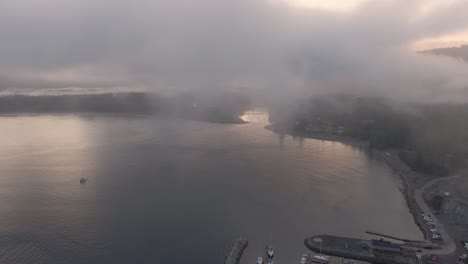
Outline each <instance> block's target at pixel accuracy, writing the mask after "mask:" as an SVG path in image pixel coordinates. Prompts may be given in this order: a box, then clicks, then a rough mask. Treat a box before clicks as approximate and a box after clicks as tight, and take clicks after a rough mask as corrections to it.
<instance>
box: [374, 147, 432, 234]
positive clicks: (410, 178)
mask: <svg viewBox="0 0 468 264" xmlns="http://www.w3.org/2000/svg"><path fill="white" fill-rule="evenodd" d="M373 152H374V153H376V154H378V155H379V156H380V157H381V158H382V159H383V160H384V161H385V163H386V164H387V165H388V166H389V167H390V168H391V169H392V170H393V172H394V173H395V174H397V175H398V176H399V177H400V179H401V180H402V183H403V188H402V193H403V195H404V197H405V200H406V204H407V206H408V210H409V211H410V213H411V214H412V215H413V218H414V222H415V223H416V225H417V226H418V227H419V229H420V230H421V232H422V233H423V235H424V239H428V238H430V237H431V234H432V233H431V231H430V230H429V227H428V226H427V224H426V222H425V221H424V218H423V215H422V213H423V211H422V210H421V208H420V207H419V205H418V203H417V202H416V198H415V195H416V194H415V190H416V184H415V177H416V176H415V175H414V172H413V171H412V170H411V169H410V168H408V166H406V165H405V164H404V163H403V162H402V161H401V160H400V158H399V157H398V153H397V151H392V152H385V153H384V152H383V151H379V150H374V151H373Z"/></svg>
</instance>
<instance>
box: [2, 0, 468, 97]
mask: <svg viewBox="0 0 468 264" xmlns="http://www.w3.org/2000/svg"><path fill="white" fill-rule="evenodd" d="M285 2H286V1H283V3H281V2H280V1H275V2H274V3H273V2H272V1H266V0H265V1H261V0H238V1H232V0H181V1H172V0H159V1H157V0H155V1H150V0H135V1H123V0H122V1H119V0H102V1H94V0H82V1H72V0H41V1H33V0H17V1H1V2H0V36H1V39H2V44H1V45H0V89H11V88H16V89H23V88H24V89H50V88H66V87H83V88H99V87H128V89H129V90H133V89H138V90H141V89H149V90H155V91H161V92H178V91H187V90H192V91H199V90H208V91H209V90H211V89H216V90H223V89H226V90H240V91H246V92H250V93H252V94H255V95H259V94H264V95H268V96H276V97H281V96H284V95H294V96H301V95H309V94H314V93H322V92H340V91H345V92H352V93H357V94H364V93H365V94H372V95H385V96H391V97H395V98H405V99H409V100H414V99H422V100H466V99H468V74H467V73H468V64H467V63H465V62H463V61H459V60H456V59H450V58H445V57H435V56H430V55H423V54H417V53H415V52H414V51H412V50H409V49H408V48H407V47H408V46H409V44H410V43H412V42H413V41H416V40H419V39H422V38H428V37H437V36H439V35H444V34H449V33H454V32H458V31H464V30H466V29H468V16H467V15H466V14H468V2H467V1H465V0H458V1H456V0H455V1H433V0H409V1H408V0H400V1H368V2H364V3H362V4H361V5H359V6H358V7H357V8H355V9H354V10H352V11H349V12H333V11H325V10H319V9H312V8H297V7H293V6H291V5H289V4H287V3H285ZM439 2H440V3H439Z"/></svg>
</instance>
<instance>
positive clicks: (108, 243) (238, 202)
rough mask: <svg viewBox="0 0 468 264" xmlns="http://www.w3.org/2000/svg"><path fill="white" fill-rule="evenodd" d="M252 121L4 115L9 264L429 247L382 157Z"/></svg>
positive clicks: (283, 258) (1, 177) (1, 233)
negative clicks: (377, 245) (380, 242)
mask: <svg viewBox="0 0 468 264" xmlns="http://www.w3.org/2000/svg"><path fill="white" fill-rule="evenodd" d="M245 118H246V119H247V120H249V121H251V123H249V124H244V125H230V124H211V123H203V122H196V121H183V120H163V119H153V118H144V117H117V116H73V115H65V116H4V117H0V135H1V136H2V140H1V141H0V201H1V203H0V263H35V264H37V263H51V264H55V263H96V264H97V263H99V264H107V263H222V262H223V256H224V253H225V250H226V249H227V248H228V246H229V245H230V244H231V243H232V242H233V240H234V239H235V238H237V237H239V236H243V237H245V238H247V239H248V240H249V247H248V248H247V250H246V252H245V254H244V257H243V263H255V261H256V258H257V256H259V255H261V254H263V248H264V247H265V245H266V243H267V242H268V241H271V242H272V244H273V246H275V248H276V257H277V262H276V263H298V262H299V259H300V255H301V254H302V253H305V252H307V250H306V248H305V247H304V244H303V241H304V238H305V237H306V236H308V235H313V234H319V233H329V234H336V235H346V236H355V237H362V238H370V236H368V235H366V234H365V233H364V231H365V230H366V229H372V230H378V231H381V232H385V233H389V234H393V235H396V236H403V237H407V238H412V239H421V238H422V235H421V233H420V232H419V230H418V229H417V227H416V225H415V224H414V222H413V219H412V217H411V215H410V214H409V212H408V210H407V208H406V203H405V201H404V199H403V196H402V194H401V193H400V191H399V190H398V188H397V187H398V186H399V185H400V184H401V183H400V181H399V179H398V177H397V176H395V175H394V174H393V173H392V172H391V170H390V169H389V168H388V167H387V166H386V165H385V164H384V163H383V162H381V161H379V160H375V159H373V158H372V157H371V156H369V155H368V154H367V153H366V151H365V150H363V149H360V148H359V147H357V146H352V145H347V144H344V143H339V142H330V141H322V140H314V139H301V138H293V137H291V136H284V137H279V136H278V135H277V134H275V133H273V132H271V131H269V130H266V129H264V128H263V127H264V126H265V125H266V120H267V117H266V115H265V114H255V113H252V114H250V115H247V116H245ZM83 175H84V176H85V177H87V178H88V182H87V183H86V184H80V183H79V179H80V177H82V176H83Z"/></svg>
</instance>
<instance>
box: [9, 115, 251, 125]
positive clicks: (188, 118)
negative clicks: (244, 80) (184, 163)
mask: <svg viewBox="0 0 468 264" xmlns="http://www.w3.org/2000/svg"><path fill="white" fill-rule="evenodd" d="M15 116H109V117H139V118H150V117H155V118H159V117H173V118H174V119H180V120H191V121H199V122H206V123H215V124H233V125H237V124H239V125H242V124H248V123H249V122H247V121H245V120H243V119H242V118H240V117H238V118H236V119H235V120H229V121H228V120H215V119H210V118H206V119H204V118H190V117H182V116H170V115H158V114H131V113H111V112H109V113H105V112H66V113H65V112H50V113H48V112H44V113H26V112H24V113H0V117H15Z"/></svg>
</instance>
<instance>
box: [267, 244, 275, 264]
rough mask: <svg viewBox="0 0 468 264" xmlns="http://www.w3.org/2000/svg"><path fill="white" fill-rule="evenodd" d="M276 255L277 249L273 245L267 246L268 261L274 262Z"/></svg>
mask: <svg viewBox="0 0 468 264" xmlns="http://www.w3.org/2000/svg"><path fill="white" fill-rule="evenodd" d="M274 256H275V251H274V250H273V247H272V246H271V245H268V246H267V263H268V264H273V257H274Z"/></svg>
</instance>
